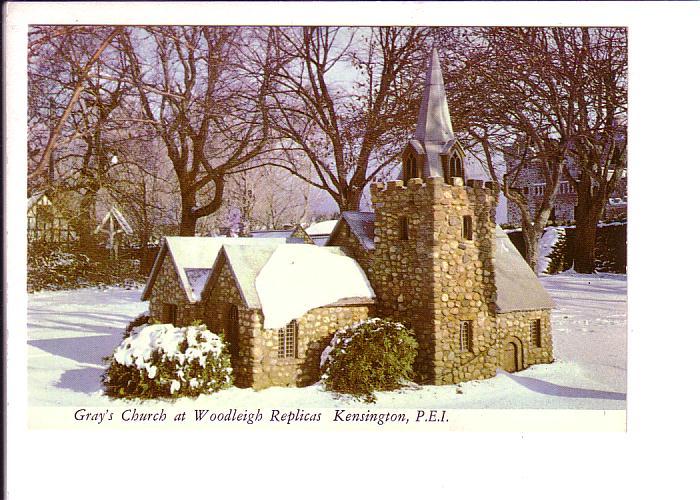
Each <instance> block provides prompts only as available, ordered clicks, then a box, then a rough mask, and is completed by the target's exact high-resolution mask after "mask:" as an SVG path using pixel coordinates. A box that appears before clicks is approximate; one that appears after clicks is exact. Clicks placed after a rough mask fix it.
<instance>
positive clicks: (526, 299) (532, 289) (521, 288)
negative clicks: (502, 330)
mask: <svg viewBox="0 0 700 500" xmlns="http://www.w3.org/2000/svg"><path fill="white" fill-rule="evenodd" d="M493 260H494V274H495V278H496V310H497V311H498V312H501V313H503V312H511V311H531V310H536V309H552V308H553V307H554V302H552V299H551V298H550V297H549V294H548V293H547V292H546V291H545V289H544V287H543V286H542V284H541V283H540V281H539V280H538V279H537V276H536V275H535V273H534V272H533V271H532V269H530V266H528V265H527V262H525V259H523V257H522V255H520V252H518V249H517V248H515V245H513V243H512V242H511V241H510V238H509V237H508V235H507V234H506V233H505V231H503V229H501V228H500V226H496V237H495V238H494V259H493Z"/></svg>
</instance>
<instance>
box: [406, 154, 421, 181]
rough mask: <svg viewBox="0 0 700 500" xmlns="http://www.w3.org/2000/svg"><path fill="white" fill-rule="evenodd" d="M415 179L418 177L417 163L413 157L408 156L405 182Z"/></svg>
mask: <svg viewBox="0 0 700 500" xmlns="http://www.w3.org/2000/svg"><path fill="white" fill-rule="evenodd" d="M416 177H420V175H419V174H418V162H417V161H416V157H415V156H413V155H412V154H409V155H408V157H407V158H406V172H405V178H406V180H408V179H415V178H416Z"/></svg>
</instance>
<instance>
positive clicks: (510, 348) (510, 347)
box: [501, 337, 525, 373]
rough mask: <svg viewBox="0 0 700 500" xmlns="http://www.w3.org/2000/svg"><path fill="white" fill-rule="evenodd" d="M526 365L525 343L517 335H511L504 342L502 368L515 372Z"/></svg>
mask: <svg viewBox="0 0 700 500" xmlns="http://www.w3.org/2000/svg"><path fill="white" fill-rule="evenodd" d="M524 367H525V363H524V362H523V345H522V343H521V342H520V340H518V339H516V338H515V337H510V338H509V339H507V340H506V341H505V342H504V343H503V351H502V353H501V368H503V369H504V370H505V371H507V372H510V373H513V372H518V371H520V370H522V369H523V368H524Z"/></svg>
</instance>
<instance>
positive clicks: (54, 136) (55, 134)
mask: <svg viewBox="0 0 700 500" xmlns="http://www.w3.org/2000/svg"><path fill="white" fill-rule="evenodd" d="M122 29H123V28H122V27H121V26H118V27H116V28H111V29H110V31H109V32H108V34H107V35H106V36H103V39H102V41H101V43H100V44H99V46H98V47H97V48H95V49H94V51H93V52H92V55H91V56H90V57H89V59H88V60H87V61H86V62H84V63H82V64H81V65H80V66H79V67H78V68H75V67H74V68H73V75H74V78H73V79H72V82H71V83H72V89H71V97H70V99H69V100H68V103H67V104H66V105H65V107H64V108H63V112H62V113H61V115H60V117H59V118H58V120H56V123H51V124H50V127H51V128H50V133H49V136H48V140H47V143H46V145H45V147H44V148H43V152H42V154H41V158H40V159H39V162H38V164H37V165H36V167H35V168H33V169H32V170H31V171H30V172H29V174H28V177H29V179H30V180H31V179H32V178H34V177H36V176H38V175H41V174H43V173H44V170H45V169H46V168H47V167H48V165H49V162H51V161H52V155H53V151H54V149H55V148H56V145H57V142H58V138H59V136H61V134H62V130H63V127H64V125H65V123H66V121H67V120H68V118H69V117H70V115H71V112H72V110H73V107H74V106H75V104H76V103H77V102H78V100H79V99H80V97H81V94H82V92H83V90H84V89H85V87H86V84H87V82H88V80H89V79H88V74H89V72H90V70H91V69H92V68H93V66H94V65H95V64H96V63H97V61H98V60H99V59H100V57H101V55H102V53H103V52H104V51H105V49H107V47H108V46H109V44H110V43H111V42H112V40H113V39H114V38H115V37H116V36H117V35H118V34H119V33H120V32H121V31H122ZM85 30H88V33H89V35H90V36H92V37H99V36H100V35H99V32H100V31H101V30H100V29H99V28H92V29H90V28H81V29H80V31H83V32H84V31H85ZM75 31H77V30H76V29H73V30H71V29H70V28H59V27H51V26H41V27H37V28H34V29H33V30H32V32H31V33H30V42H29V58H30V60H31V59H32V56H34V57H36V56H38V54H40V53H41V52H42V48H41V46H42V45H52V44H54V43H55V37H56V36H67V35H68V38H70V39H74V38H73V37H72V36H70V35H72V34H74V32H75ZM73 62H74V63H77V61H73ZM51 111H52V114H53V109H52V110H51Z"/></svg>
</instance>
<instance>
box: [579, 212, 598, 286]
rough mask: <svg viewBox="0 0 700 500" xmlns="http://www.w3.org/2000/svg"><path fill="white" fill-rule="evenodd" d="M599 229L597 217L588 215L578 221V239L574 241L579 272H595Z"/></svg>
mask: <svg viewBox="0 0 700 500" xmlns="http://www.w3.org/2000/svg"><path fill="white" fill-rule="evenodd" d="M597 230H598V224H597V219H596V218H593V217H586V219H585V220H583V221H580V220H577V221H576V240H575V243H574V245H575V246H574V270H575V271H576V272H577V273H583V274H591V273H593V272H595V240H596V233H597Z"/></svg>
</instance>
